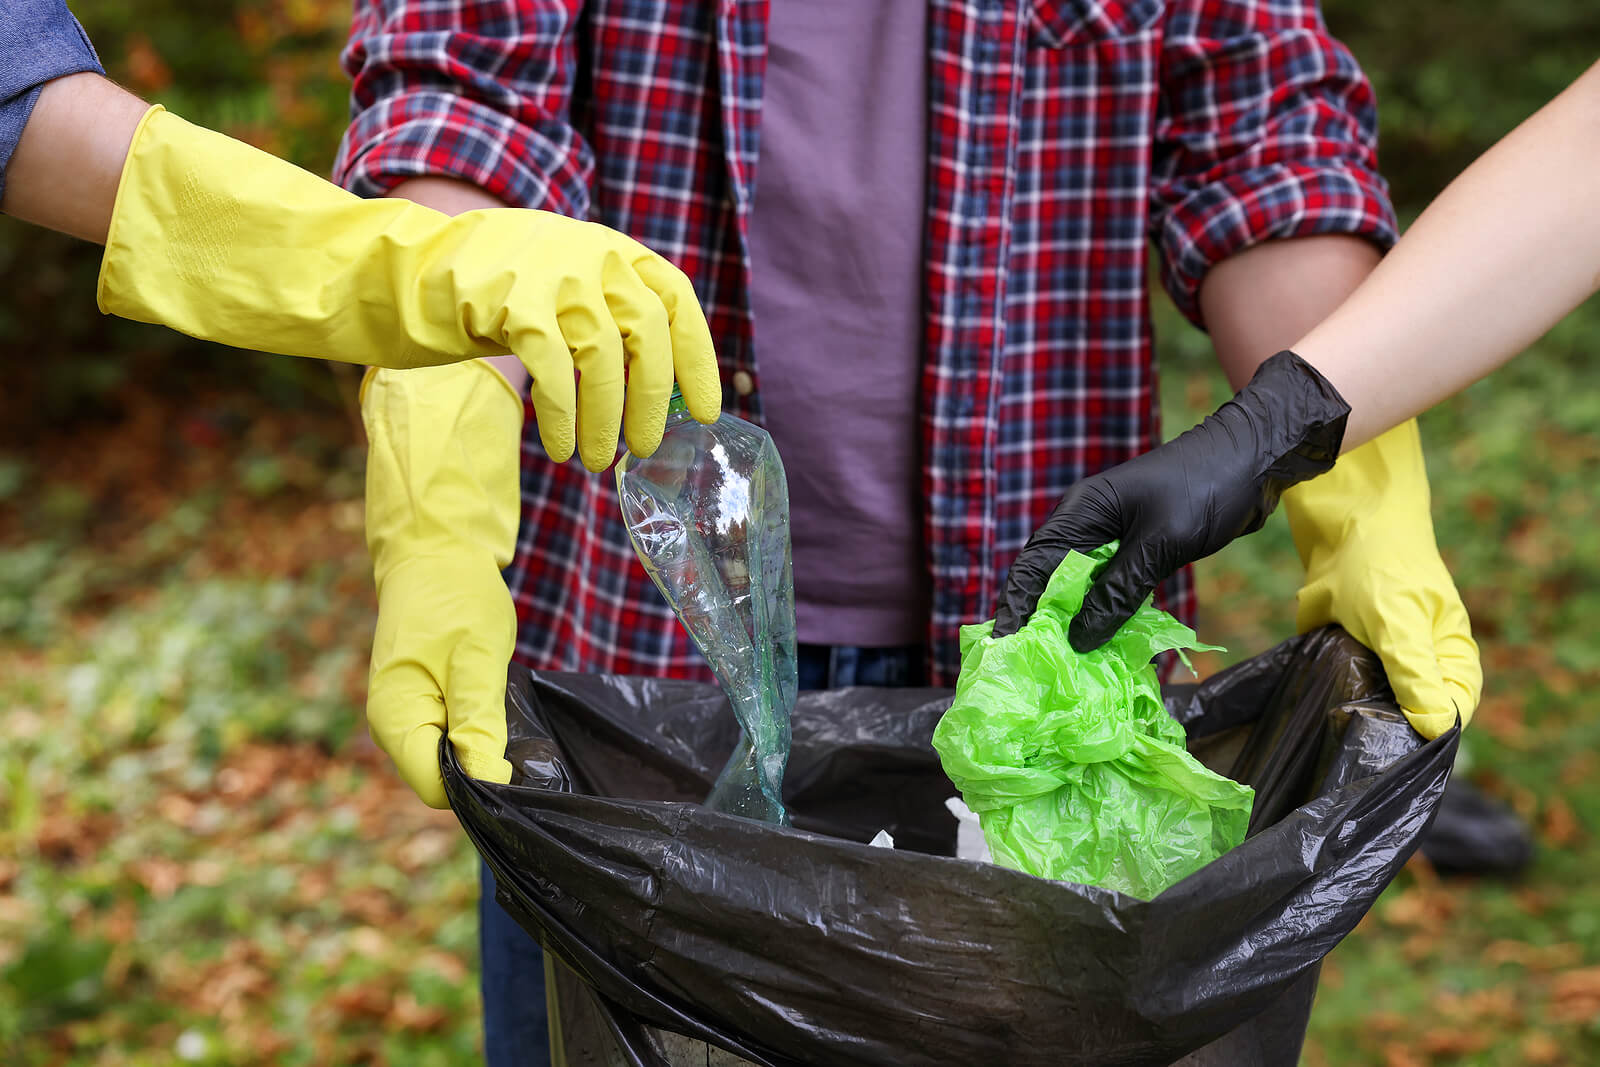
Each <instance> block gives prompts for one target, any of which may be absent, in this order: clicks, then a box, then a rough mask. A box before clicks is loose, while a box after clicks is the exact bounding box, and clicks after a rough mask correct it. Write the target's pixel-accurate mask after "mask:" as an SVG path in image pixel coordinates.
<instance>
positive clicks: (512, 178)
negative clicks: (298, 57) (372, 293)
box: [334, 0, 593, 217]
mask: <svg viewBox="0 0 1600 1067" xmlns="http://www.w3.org/2000/svg"><path fill="white" fill-rule="evenodd" d="M581 8H582V0H356V3H355V17H354V19H353V21H352V28H351V34H350V40H349V43H348V44H347V45H346V47H345V49H344V51H343V53H342V56H341V60H342V62H343V65H344V68H345V71H346V72H347V73H348V74H349V75H350V77H351V79H352V90H351V101H352V107H351V111H352V120H351V124H350V127H349V129H348V130H347V131H346V133H345V136H344V139H343V141H342V143H341V145H340V149H339V155H338V158H337V160H336V161H335V164H334V180H335V181H337V182H339V183H340V184H341V185H343V186H344V187H345V188H347V189H349V190H351V191H352V192H355V193H357V194H359V195H361V196H381V195H383V194H384V193H386V192H388V191H389V190H390V189H392V188H394V186H396V185H398V184H399V183H400V182H402V181H405V180H406V179H408V178H416V177H426V176H434V177H449V178H458V179H460V180H462V181H466V182H470V183H471V184H473V185H475V186H477V187H478V188H480V189H482V190H484V191H485V192H487V193H490V194H491V195H493V196H496V197H498V198H499V199H501V200H503V201H505V202H506V203H507V204H511V205H513V206H517V207H539V208H544V209H546V210H551V211H558V212H560V213H562V214H566V215H575V216H578V217H582V216H584V215H585V214H586V213H587V209H588V193H587V189H588V184H587V183H588V177H589V173H590V171H591V170H592V167H593V156H592V153H591V151H590V149H589V147H588V146H587V145H586V144H585V143H584V141H583V139H582V138H581V137H580V136H579V135H578V134H577V132H576V131H575V130H574V128H573V126H572V123H571V121H570V109H571V104H572V83H573V76H574V71H575V68H576V66H577V61H578V60H577V47H576V42H575V40H574V34H575V32H576V27H577V24H578V16H579V14H580V13H581Z"/></svg>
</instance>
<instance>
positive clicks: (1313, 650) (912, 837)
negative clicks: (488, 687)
mask: <svg viewBox="0 0 1600 1067" xmlns="http://www.w3.org/2000/svg"><path fill="white" fill-rule="evenodd" d="M1168 698H1169V699H1168V701H1167V705H1168V709H1169V711H1170V712H1172V713H1173V714H1174V715H1175V716H1176V717H1177V718H1178V719H1179V721H1180V722H1182V723H1183V724H1184V725H1185V727H1186V730H1187V732H1188V735H1189V738H1190V747H1191V751H1193V752H1194V753H1195V754H1196V755H1197V756H1198V757H1199V758H1200V759H1201V761H1202V762H1204V763H1206V764H1207V765H1208V766H1210V767H1212V768H1213V769H1217V770H1221V771H1224V772H1226V773H1228V774H1229V776H1230V777H1233V778H1235V779H1237V780H1239V781H1243V782H1245V783H1246V784H1249V785H1251V786H1252V787H1254V788H1255V790H1256V804H1255V810H1254V812H1253V814H1252V816H1251V819H1252V826H1251V834H1252V836H1250V837H1249V838H1248V839H1247V840H1246V841H1245V842H1244V844H1242V845H1240V846H1239V847H1238V848H1236V849H1234V850H1233V851H1232V852H1229V853H1227V854H1226V855H1224V856H1222V857H1221V858H1220V859H1218V860H1216V861H1215V862H1213V863H1211V864H1208V865H1207V866H1205V867H1203V868H1202V869H1201V870H1199V871H1197V872H1195V873H1194V874H1193V875H1191V876H1189V877H1188V878H1186V879H1184V880H1183V881H1182V882H1179V883H1178V884H1177V885H1175V886H1173V887H1172V888H1171V889H1168V890H1167V891H1166V892H1165V893H1163V894H1161V895H1160V896H1159V897H1157V898H1156V899H1154V900H1152V901H1140V900H1136V899H1134V898H1132V897H1129V896H1126V895H1123V894H1120V893H1116V892H1113V891H1111V890H1107V889H1100V888H1095V887H1088V886H1079V885H1072V884H1068V883H1063V882H1052V881H1046V880H1043V879H1039V878H1034V877H1031V876H1029V875H1026V874H1022V873H1020V872H1017V871H1012V870H1007V869H1005V868H1003V867H998V866H992V865H988V864H981V863H975V862H970V861H962V860H956V859H950V858H945V857H947V856H949V855H950V854H951V852H952V851H953V849H954V845H955V833H956V820H955V819H954V818H953V817H952V816H951V815H950V814H949V813H948V812H947V811H946V810H945V807H944V802H945V800H946V799H947V798H949V797H950V796H951V795H952V786H951V784H950V782H949V780H948V779H947V778H946V777H945V776H944V774H943V772H942V771H941V770H940V768H939V762H938V758H937V756H936V754H935V753H934V751H933V749H932V746H931V744H930V740H931V738H932V734H933V728H934V725H935V723H936V722H937V721H938V719H939V717H940V716H941V715H942V714H943V712H944V711H945V709H946V708H947V707H948V705H949V702H950V693H949V692H948V691H936V690H889V689H848V690H839V691H833V692H824V693H814V694H801V696H800V699H799V700H798V702H797V704H796V706H795V711H794V719H793V728H794V746H793V750H792V753H791V757H790V766H789V773H788V774H787V776H786V778H785V799H786V801H787V803H788V805H789V808H790V810H791V811H792V813H793V815H794V821H795V827H794V828H783V827H776V826H771V825H768V824H763V823H758V822H752V821H750V820H747V819H740V818H736V817H733V816H728V815H722V814H719V813H717V812H713V811H708V810H706V809H705V808H702V807H699V806H698V805H697V804H695V803H693V802H694V801H698V800H699V799H700V798H701V797H703V796H705V793H706V790H707V789H708V787H709V786H710V784H711V780H712V777H713V776H714V775H715V774H716V773H717V771H718V769H719V765H720V763H721V759H722V755H723V754H724V753H726V752H727V751H728V749H729V748H730V747H731V746H732V744H733V742H734V740H735V737H736V732H737V727H736V726H735V724H734V721H733V718H732V716H731V715H730V714H729V713H728V706H727V703H726V702H725V701H724V700H723V698H722V696H721V694H720V692H719V691H718V690H717V689H716V688H715V687H713V686H708V685H700V684H694V683H688V682H672V681H652V680H645V679H633V678H615V677H595V676H583V675H554V674H541V675H538V676H530V675H529V674H527V673H526V672H525V671H522V670H521V669H520V668H514V669H513V673H512V681H511V685H510V692H509V700H508V717H509V732H510V739H511V740H510V748H509V751H508V753H507V755H508V758H509V759H510V760H511V762H512V765H513V767H514V768H515V777H514V778H513V782H512V784H511V785H495V784H493V783H488V782H479V781H474V780H472V779H470V778H467V777H466V776H464V775H463V774H462V773H461V769H460V767H459V766H458V765H457V763H456V761H455V759H454V756H453V754H452V753H451V752H450V749H449V746H443V748H442V749H441V759H442V760H443V762H444V767H445V782H446V788H447V790H448V792H449V795H450V800H451V804H452V806H453V807H454V809H455V811H456V813H457V815H458V816H459V818H460V819H461V822H462V825H463V826H464V827H465V828H466V830H467V832H468V834H469V835H470V836H471V838H472V840H473V842H474V843H475V844H476V846H477V848H478V850H479V852H480V853H482V855H483V856H484V857H485V859H486V860H487V861H488V863H489V865H490V867H491V868H492V869H493V871H494V875H495V878H496V880H497V882H498V884H499V899H500V902H501V903H502V904H503V905H504V906H505V907H506V909H507V910H508V911H509V912H510V913H511V915H512V916H514V917H515V918H516V919H517V920H518V922H520V923H521V924H522V925H523V926H524V927H525V928H526V929H527V930H529V931H530V932H531V933H533V934H534V935H535V936H536V937H538V938H539V940H540V941H541V942H542V943H543V944H544V945H545V946H546V948H547V949H549V950H550V952H551V954H552V958H553V959H555V960H559V963H557V964H555V971H556V974H555V982H554V988H555V991H556V1005H555V1012H554V1016H553V1023H554V1024H555V1028H557V1029H559V1031H560V1034H561V1041H562V1047H563V1053H564V1055H565V1056H566V1058H567V1062H569V1063H585V1064H588V1063H625V1064H659V1063H666V1062H693V1063H696V1064H704V1063H706V1062H708V1061H709V1062H711V1063H723V1062H728V1061H729V1058H730V1054H731V1056H733V1057H738V1058H742V1059H744V1060H748V1061H750V1062H753V1063H757V1064H768V1065H790V1064H830V1065H832V1064H896V1065H898V1064H971V1063H995V1064H1001V1063H1003V1064H1008V1065H1010V1064H1021V1065H1026V1064H1066V1065H1075V1064H1083V1065H1089V1064H1095V1065H1099V1064H1169V1063H1172V1062H1173V1061H1177V1060H1180V1058H1181V1059H1182V1062H1183V1063H1185V1064H1186V1065H1198V1064H1208V1065H1211V1064H1215V1065H1222V1064H1228V1065H1230V1067H1251V1065H1261V1067H1268V1065H1270V1067H1280V1065H1283V1064H1292V1063H1294V1062H1295V1061H1296V1059H1297V1058H1298V1055H1299V1048H1300V1044H1301V1041H1302V1039H1303V1037H1304V1032H1305V1025H1306V1019H1307V1015H1308V1012H1309V1010H1310V1004H1311V997H1312V995H1313V993H1314V991H1315V987H1316V974H1317V968H1318V964H1319V961H1320V960H1321V959H1322V957H1323V956H1324V955H1325V954H1326V953H1327V952H1328V951H1329V950H1330V949H1331V948H1333V946H1334V945H1336V944H1337V943H1338V942H1339V940H1340V939H1341V938H1343V937H1344V936H1345V935H1346V934H1347V933H1349V932H1350V930H1351V929H1353V928H1354V927H1355V924H1356V923H1357V921H1358V920H1359V919H1360V918H1361V916H1362V915H1364V914H1365V913H1366V911H1367V910H1368V908H1370V907H1371V905H1372V903H1373V901H1374V900H1375V899H1376V898H1377V895H1378V893H1379V892H1381V891H1382V889H1383V887H1384V886H1385V885H1387V884H1388V882H1389V881H1390V879H1391V878H1393V877H1394V875H1395V873H1396V872H1397V871H1398V870H1399V869H1400V867H1401V865H1402V864H1404V862H1405V861H1406V859H1407V858H1408V857H1409V856H1410V855H1411V853H1412V851H1413V850H1414V849H1415V847H1416V845H1417V841H1418V839H1419V838H1420V836H1421V835H1422V833H1423V831H1424V830H1425V829H1426V828H1427V825H1428V823H1429V820H1430V819H1431V817H1432V814H1433V811H1434V807H1435V805H1436V804H1437V803H1438V799H1439V796H1440V794H1441V792H1442V791H1443V789H1444V784H1445V781H1446V779H1447V778H1448V776H1449V773H1450V768H1451V765H1452V762H1453V760H1454V757H1455V749H1456V741H1457V736H1458V735H1457V733H1456V732H1455V731H1452V732H1450V733H1448V734H1445V735H1443V736H1441V737H1439V738H1438V739H1436V740H1434V741H1432V742H1427V743H1424V742H1423V741H1422V739H1421V738H1419V737H1418V736H1417V735H1416V733H1415V732H1414V731H1413V730H1412V729H1411V728H1410V727H1409V725H1407V724H1406V722H1405V721H1404V719H1403V718H1402V717H1401V715H1400V714H1399V710H1398V709H1397V708H1396V707H1395V706H1394V704H1393V702H1392V700H1391V698H1390V696H1389V694H1388V692H1387V689H1386V687H1385V685H1384V682H1383V679H1382V674H1381V672H1380V670H1379V668H1378V665H1377V661H1376V660H1375V659H1374V658H1373V657H1372V656H1371V655H1370V654H1369V653H1367V652H1366V651H1365V650H1363V649H1361V648H1360V647H1359V646H1356V645H1355V644H1354V642H1352V641H1350V640H1349V638H1347V637H1346V636H1344V635H1343V633H1342V632H1340V631H1337V630H1325V631H1318V632H1316V633H1312V634H1308V635H1305V636H1303V637H1300V638H1296V639H1295V640H1293V641H1290V642H1287V643H1285V644H1283V645H1280V646H1279V647H1277V648H1276V649H1274V650H1272V651H1271V652H1269V653H1267V654H1265V655H1262V656H1260V657H1257V658H1256V659H1253V660H1249V661H1247V662H1246V663H1243V664H1241V665H1239V666H1238V667H1235V668H1233V669H1231V670H1229V671H1225V672H1223V673H1221V674H1218V675H1216V676H1215V677H1213V678H1211V679H1208V680H1207V681H1206V682H1205V683H1204V684H1203V685H1201V686H1199V687H1188V688H1185V689H1178V690H1172V691H1170V692H1169V694H1168ZM685 801H687V802H689V803H685ZM879 830H887V831H888V832H889V833H890V834H891V835H892V836H893V837H894V839H895V845H896V847H895V849H894V850H886V849H875V848H870V847H868V846H867V845H866V844H865V842H866V841H868V840H870V839H871V838H872V836H873V835H874V834H876V833H877V832H878V831H879ZM707 1045H709V1046H712V1048H713V1049H720V1050H725V1051H713V1052H708V1050H707ZM735 1062H736V1061H735Z"/></svg>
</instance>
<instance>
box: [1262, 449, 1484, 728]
mask: <svg viewBox="0 0 1600 1067" xmlns="http://www.w3.org/2000/svg"><path fill="white" fill-rule="evenodd" d="M1283 504H1284V508H1285V510H1286V511H1287V513H1288V516H1289V529H1290V531H1291V532H1292V533H1293V535H1294V543H1295V548H1296V549H1298V550H1299V553H1300V560H1301V562H1302V563H1304V564H1305V568H1306V580H1305V585H1304V586H1303V587H1302V588H1301V590H1300V598H1299V613H1298V619H1297V622H1298V625H1299V628H1300V631H1301V632H1302V633H1303V632H1305V631H1307V630H1311V629H1314V628H1316V627H1318V626H1322V625H1325V624H1327V623H1338V624H1339V625H1341V626H1343V627H1344V628H1345V630H1347V631H1348V632H1349V633H1350V635H1351V636H1352V637H1354V638H1355V639H1356V640H1358V641H1360V642H1361V643H1362V644H1363V645H1366V646H1367V647H1368V648H1370V649H1372V650H1373V651H1374V652H1376V653H1377V654H1378V656H1379V658H1380V659H1382V661H1383V667H1384V671H1385V672H1386V673H1387V674H1388V676H1389V684H1390V686H1391V687H1393V689H1394V693H1395V697H1396V698H1397V699H1398V700H1399V702H1400V706H1401V708H1402V710H1404V711H1405V714H1406V718H1408V719H1410V720H1411V724H1412V725H1413V726H1414V727H1416V729H1417V731H1418V732H1419V733H1421V734H1422V735H1423V736H1424V737H1427V738H1433V737H1437V736H1438V735H1440V734H1442V733H1444V732H1445V731H1447V730H1449V729H1450V727H1452V726H1454V725H1455V722H1456V715H1457V714H1458V713H1459V714H1460V716H1461V722H1462V723H1463V724H1465V723H1466V722H1467V721H1468V720H1469V719H1471V718H1472V713H1473V711H1474V710H1476V708H1477V706H1478V698H1479V696H1480V694H1481V693H1482V691H1483V668H1482V666H1481V665H1480V663H1479V660H1478V646H1477V644H1476V643H1475V642H1474V641H1473V640H1472V625H1471V623H1470V621H1469V620H1468V619H1467V609H1466V607H1465V606H1464V605H1463V604H1462V603H1461V595H1460V594H1459V593H1458V592H1457V591H1456V587H1455V583H1454V582H1453V581H1452V580H1451V578H1450V573H1449V571H1447V570H1446V569H1445V565H1444V561H1443V560H1442V559H1440V558H1439V549H1438V546H1437V545H1436V544H1435V543H1434V533H1433V518H1432V516H1431V515H1430V514H1429V510H1428V508H1429V493H1428V474H1427V469H1426V467H1425V465H1424V463H1423V458H1422V440H1421V438H1420V436H1419V435H1418V433H1417V424H1416V422H1415V420H1413V421H1410V422H1407V423H1404V424H1403V425H1400V426H1397V427H1395V428H1394V429H1392V430H1390V431H1389V432H1388V433H1386V434H1384V435H1383V436H1381V437H1378V438H1376V439H1374V440H1372V441H1369V442H1368V443H1367V444H1365V445H1362V446H1361V447H1360V448H1358V449H1355V450H1354V451H1352V452H1348V453H1346V454H1345V455H1343V456H1341V457H1340V458H1339V461H1338V463H1336V464H1335V465H1334V467H1333V470H1332V471H1330V472H1329V473H1327V474H1324V475H1323V476H1322V477H1320V478H1316V479H1313V480H1311V481H1308V482H1304V483H1302V484H1300V485H1297V486H1295V487H1294V488H1292V489H1289V490H1288V491H1286V492H1285V493H1284V494H1283Z"/></svg>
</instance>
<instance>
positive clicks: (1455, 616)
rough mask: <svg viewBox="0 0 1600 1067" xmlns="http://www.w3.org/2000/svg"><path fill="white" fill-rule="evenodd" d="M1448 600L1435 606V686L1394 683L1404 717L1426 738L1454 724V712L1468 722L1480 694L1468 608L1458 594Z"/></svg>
mask: <svg viewBox="0 0 1600 1067" xmlns="http://www.w3.org/2000/svg"><path fill="white" fill-rule="evenodd" d="M1448 600H1449V601H1450V602H1449V603H1446V604H1444V605H1441V606H1440V607H1439V608H1437V609H1436V611H1435V616H1434V626H1433V653H1434V659H1435V661H1436V663H1437V665H1438V672H1439V673H1438V683H1437V685H1436V686H1433V685H1430V686H1429V687H1428V688H1418V687H1415V686H1412V685H1411V684H1410V683H1404V688H1403V689H1402V686H1401V685H1395V686H1394V690H1395V698H1396V699H1397V700H1398V701H1399V702H1400V707H1401V708H1402V709H1403V710H1404V711H1405V713H1406V718H1407V719H1409V720H1411V725H1412V726H1414V727H1416V730H1417V732H1418V733H1420V734H1421V735H1422V736H1423V737H1426V738H1428V739H1429V740H1432V739H1433V738H1435V737H1438V736H1439V735H1440V734H1442V733H1444V732H1445V731H1447V730H1449V729H1450V727H1452V726H1454V725H1455V724H1456V716H1457V715H1459V716H1460V717H1461V725H1462V726H1466V725H1467V723H1469V722H1471V721H1472V714H1473V712H1475V711H1477V710H1478V699H1479V697H1480V696H1481V695H1482V693H1483V664H1482V661H1481V660H1480V659H1479V657H1478V643H1477V642H1476V641H1474V640H1473V639H1472V626H1471V623H1470V622H1469V621H1468V619H1467V609H1466V608H1465V606H1463V605H1462V603H1461V599H1460V598H1459V597H1450V598H1448ZM1393 684H1394V683H1392V682H1391V685H1393Z"/></svg>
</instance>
